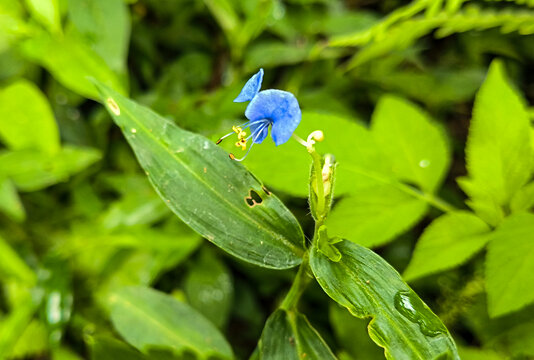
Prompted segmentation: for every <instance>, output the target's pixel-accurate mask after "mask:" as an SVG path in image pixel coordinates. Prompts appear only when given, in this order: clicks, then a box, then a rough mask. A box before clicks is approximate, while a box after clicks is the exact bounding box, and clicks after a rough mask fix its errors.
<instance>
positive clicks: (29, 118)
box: [0, 80, 60, 154]
mask: <svg viewBox="0 0 534 360" xmlns="http://www.w3.org/2000/svg"><path fill="white" fill-rule="evenodd" d="M30 129H31V130H30ZM0 138H1V139H2V142H3V143H4V144H5V145H7V146H8V147H9V148H10V149H12V150H24V149H33V150H39V151H41V152H43V153H45V154H55V153H57V152H58V151H59V148H60V143H59V131H58V128H57V124H56V120H55V119H54V114H53V112H52V109H51V107H50V105H49V104H48V100H47V98H46V97H45V96H44V95H43V94H42V93H41V91H40V90H39V89H38V88H37V87H36V86H35V85H34V84H33V83H31V82H29V81H25V80H19V81H17V82H14V83H12V84H10V85H9V86H7V87H5V88H4V89H2V90H0Z"/></svg>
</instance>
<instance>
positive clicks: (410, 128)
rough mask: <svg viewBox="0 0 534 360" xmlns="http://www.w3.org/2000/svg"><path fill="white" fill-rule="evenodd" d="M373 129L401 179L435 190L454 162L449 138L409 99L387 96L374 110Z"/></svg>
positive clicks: (428, 189) (426, 189) (393, 168)
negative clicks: (451, 159) (451, 161)
mask: <svg viewBox="0 0 534 360" xmlns="http://www.w3.org/2000/svg"><path fill="white" fill-rule="evenodd" d="M371 132H372V133H373V136H374V137H375V139H376V140H377V143H378V145H379V146H380V147H381V148H382V151H383V152H384V153H385V154H386V156H387V157H388V158H389V160H390V162H391V165H392V170H393V172H394V173H395V175H396V176H397V178H398V179H399V180H403V181H406V182H408V183H414V184H417V185H418V186H419V187H420V188H421V189H422V190H423V191H425V192H430V193H431V192H434V191H435V190H436V188H437V187H438V186H439V184H440V183H441V181H442V180H443V177H444V175H445V174H446V172H447V169H448V167H449V162H450V154H449V149H448V146H447V139H446V137H445V135H444V134H443V132H442V131H441V130H440V129H439V128H438V127H437V126H436V125H435V124H433V123H432V122H431V120H430V118H429V116H428V115H427V114H426V113H425V112H423V111H422V110H421V109H419V108H418V107H417V106H415V105H414V104H412V103H410V102H409V101H407V100H404V99H402V98H398V97H394V96H384V97H383V98H382V99H380V101H379V102H378V104H377V105H376V109H375V111H374V112H373V119H372V126H371Z"/></svg>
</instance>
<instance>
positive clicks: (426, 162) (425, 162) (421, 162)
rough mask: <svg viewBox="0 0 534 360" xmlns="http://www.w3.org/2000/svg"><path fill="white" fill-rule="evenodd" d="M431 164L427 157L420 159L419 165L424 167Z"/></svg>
mask: <svg viewBox="0 0 534 360" xmlns="http://www.w3.org/2000/svg"><path fill="white" fill-rule="evenodd" d="M429 165H430V161H428V160H427V159H423V160H421V161H419V167H422V168H423V169H424V168H427V167H428V166H429Z"/></svg>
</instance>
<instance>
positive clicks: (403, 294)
mask: <svg viewBox="0 0 534 360" xmlns="http://www.w3.org/2000/svg"><path fill="white" fill-rule="evenodd" d="M394 302H395V309H397V311H398V312H400V313H401V314H402V315H403V316H404V317H406V318H407V319H408V320H410V321H411V322H413V323H416V324H418V325H419V329H421V332H422V333H423V334H425V335H427V336H432V337H433V336H438V335H439V334H443V333H445V332H446V329H445V326H444V325H443V324H442V323H441V321H440V320H439V318H438V317H437V316H436V315H435V314H434V313H432V311H431V310H430V309H429V308H428V306H426V305H425V303H423V301H422V300H421V299H420V298H419V297H418V296H417V295H416V294H415V293H414V292H413V291H411V290H408V291H399V292H397V293H396V294H395V299H394Z"/></svg>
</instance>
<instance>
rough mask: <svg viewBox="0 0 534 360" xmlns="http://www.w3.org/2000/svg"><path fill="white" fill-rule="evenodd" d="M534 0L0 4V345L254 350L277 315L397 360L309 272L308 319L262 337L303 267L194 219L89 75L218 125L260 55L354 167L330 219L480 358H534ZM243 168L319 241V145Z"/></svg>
mask: <svg viewBox="0 0 534 360" xmlns="http://www.w3.org/2000/svg"><path fill="white" fill-rule="evenodd" d="M533 7H534V1H530V0H515V1H512V0H509V1H504V0H502V1H497V0H486V1H484V0H478V1H476V0H471V1H467V0H414V1H411V2H408V1H400V0H387V1H378V0H284V1H283V0H247V1H245V0H137V1H136V0H0V359H4V358H6V359H58V360H67V359H68V360H70V359H73V360H75V359H107V358H109V359H122V358H124V359H138V358H139V359H146V358H153V359H159V358H161V359H172V358H177V359H189V358H195V356H199V357H206V356H210V355H214V356H219V357H221V358H230V357H232V356H235V357H236V358H248V357H249V356H251V355H252V354H253V353H254V350H255V349H256V346H257V345H258V340H259V339H260V338H262V342H261V343H262V344H265V342H266V341H267V340H272V338H271V339H266V337H267V336H268V335H267V334H268V333H269V331H271V332H273V331H274V332H278V331H286V332H287V333H288V334H289V336H291V337H292V338H293V337H294V338H296V340H295V339H294V340H295V341H297V342H298V345H299V346H302V347H305V346H307V345H308V344H305V341H304V340H306V336H308V338H314V336H317V332H316V331H315V330H314V328H315V329H317V331H318V333H320V334H321V336H322V337H323V339H324V340H322V339H320V337H319V338H318V339H319V340H320V341H319V340H318V341H319V342H318V343H319V344H320V346H319V349H320V350H321V351H325V352H324V354H326V353H328V351H327V350H328V347H330V349H332V351H333V353H334V354H335V356H337V357H338V358H339V359H347V360H349V359H380V358H384V351H383V349H380V348H378V347H377V346H376V345H375V344H374V343H373V342H371V341H370V340H369V337H368V334H367V328H366V325H367V323H368V320H360V319H358V318H355V317H352V316H350V314H349V313H348V312H347V311H345V310H344V309H342V308H340V307H339V306H338V305H337V304H335V303H333V302H332V301H330V300H329V299H328V297H327V296H326V295H325V294H324V293H323V292H321V291H320V289H319V287H318V286H315V285H314V286H310V287H309V288H308V289H307V291H306V296H305V297H303V299H302V300H301V303H300V305H299V308H300V310H301V311H302V313H303V314H306V317H307V318H306V317H304V315H300V314H299V315H298V316H297V317H296V318H294V319H293V318H290V315H288V313H286V311H285V310H277V312H276V313H275V314H276V316H274V317H272V318H271V319H270V320H269V322H268V323H267V325H268V326H267V328H266V331H265V332H263V337H262V330H263V328H264V325H265V323H266V320H267V318H268V317H269V315H270V314H272V313H273V311H275V310H276V308H277V306H278V305H279V303H280V301H281V300H282V296H283V294H284V293H285V292H286V291H287V290H288V289H289V287H290V285H291V281H292V279H293V277H294V271H290V270H283V271H275V270H268V269H263V268H258V267H253V266H251V265H250V264H247V263H245V262H242V261H241V260H238V259H236V258H235V257H232V256H230V255H228V254H227V253H225V252H223V251H221V250H220V249H219V248H217V247H215V246H213V244H211V243H210V242H208V241H206V240H203V239H202V238H201V237H200V235H198V234H196V233H194V232H193V231H192V230H190V229H189V228H188V227H187V226H186V225H185V224H183V223H182V222H181V221H180V220H179V219H178V218H177V217H176V216H174V215H173V214H172V212H171V210H170V209H169V208H168V207H167V205H166V203H165V202H164V201H162V199H161V198H160V197H159V196H158V195H157V194H156V192H155V191H154V189H153V188H152V187H151V184H150V183H149V181H148V180H147V177H146V176H145V174H144V172H143V171H142V170H141V168H140V166H139V164H138V162H137V160H136V157H135V155H134V153H133V151H132V150H131V148H130V147H129V145H128V143H127V142H126V140H125V139H124V138H123V136H122V134H121V131H120V129H119V128H118V127H115V126H113V125H112V124H113V122H112V119H111V117H110V116H109V115H108V113H107V112H106V110H105V109H104V107H102V106H100V105H99V104H97V103H96V102H95V101H93V100H96V99H98V98H99V93H98V91H97V89H96V87H95V86H94V85H93V82H92V81H91V79H94V80H97V81H99V82H100V83H103V84H105V85H107V86H109V87H110V88H111V89H113V90H114V91H115V92H117V93H119V94H123V95H125V96H128V97H129V98H131V99H133V100H135V101H136V102H138V103H140V104H143V105H145V106H147V107H150V108H152V109H153V110H154V111H156V112H158V113H159V114H161V115H162V116H164V117H165V118H167V119H168V120H170V121H173V122H175V123H176V124H177V125H179V126H180V127H181V128H184V129H187V130H190V131H192V132H195V133H198V134H201V135H203V136H206V137H208V138H211V139H213V140H216V139H217V138H218V137H219V136H221V135H222V134H224V133H226V132H227V131H228V129H229V128H230V127H231V126H232V125H233V124H238V123H241V122H242V119H243V111H244V106H243V105H242V104H235V103H233V102H232V100H233V99H234V98H235V96H236V95H237V94H238V93H239V90H240V89H241V87H242V85H243V83H244V82H245V81H246V79H247V78H248V77H249V76H250V75H251V74H252V73H254V72H256V71H257V69H258V68H260V67H263V68H265V70H266V73H265V79H264V84H265V86H264V88H279V89H284V90H288V91H291V92H293V93H295V95H296V96H297V98H298V100H299V103H300V105H301V108H302V110H303V120H302V123H301V125H300V126H299V128H298V129H297V131H296V132H297V134H299V135H300V136H301V137H303V138H306V136H307V135H308V134H309V133H310V132H311V131H313V130H316V129H321V130H323V132H324V133H325V141H324V142H322V143H320V144H318V145H317V148H318V150H319V151H320V152H322V153H327V152H328V153H332V154H334V155H335V157H336V159H337V161H338V162H339V166H338V168H337V172H336V177H337V181H336V185H335V188H336V199H335V202H334V207H333V210H332V213H331V216H330V218H329V219H328V221H327V226H328V228H329V232H330V233H331V234H332V235H338V236H343V237H345V238H347V239H349V240H351V241H353V242H355V243H357V244H360V245H364V246H368V247H372V248H374V250H375V251H377V252H378V253H379V254H380V255H381V256H382V257H384V258H385V259H386V260H387V261H388V262H389V263H390V264H392V265H393V266H394V267H395V268H396V269H397V270H398V271H399V272H404V277H405V279H406V280H409V281H410V282H411V283H410V284H411V286H412V287H413V288H414V289H415V290H416V291H417V293H418V294H419V295H420V296H421V298H422V299H424V301H425V302H426V303H427V304H429V305H430V307H431V308H432V309H433V310H434V311H435V312H436V313H437V314H438V315H439V316H440V318H441V319H442V321H443V322H444V323H445V325H446V326H447V328H448V329H449V331H450V332H451V334H452V337H453V338H454V340H455V341H456V342H457V344H458V347H459V349H460V355H461V357H462V359H494V358H495V359H529V358H532V357H534V320H533V319H534V313H533V311H534V308H533V305H532V303H533V302H534V283H533V280H532V279H533V277H532V270H534V258H533V257H532V254H533V253H534V250H533V245H532V244H533V243H534V239H533V235H532V234H533V233H534V228H533V224H534V219H533V215H532V211H533V210H534V185H533V182H532V175H533V174H532V169H533V151H534V150H533V148H534V141H533V133H534V132H533V128H532V120H533V113H534V112H533V111H532V108H529V107H528V103H532V101H533V98H534V88H533V86H532V84H533V80H534V79H533V78H532V71H533V65H532V64H533V60H534V50H533V49H534V36H532V34H534V9H532V8H533ZM496 57H499V58H500V59H501V61H494V62H493V63H492V60H493V59H494V58H496ZM490 63H492V65H491V67H490ZM488 71H489V75H487V76H486V74H487V73H488ZM479 89H480V90H479ZM477 92H478V93H477ZM475 94H477V95H476V100H475ZM472 109H473V113H472ZM471 114H472V116H471ZM470 119H471V121H470ZM221 145H222V146H223V148H224V149H228V150H229V149H232V150H234V149H235V148H234V147H233V144H232V142H231V141H230V142H228V144H225V143H223V144H221ZM245 166H246V167H247V168H248V169H250V170H251V171H252V172H253V173H254V174H255V175H256V176H257V177H258V178H259V179H261V181H262V182H264V183H265V184H266V185H267V187H268V188H269V189H270V190H271V191H273V192H276V194H277V195H278V197H279V198H280V199H281V200H282V201H283V202H284V203H285V204H286V205H287V206H288V207H289V209H290V210H291V212H292V213H293V214H294V215H295V217H296V218H297V219H298V221H299V222H300V224H301V226H302V228H303V229H304V232H305V235H306V236H307V237H311V236H312V234H313V223H312V221H311V218H310V217H308V216H307V215H308V213H309V208H308V204H307V203H306V200H305V198H306V196H307V194H308V177H309V167H310V165H309V158H308V155H307V154H306V152H305V151H303V149H302V147H301V146H300V145H299V144H297V143H296V142H289V143H287V144H284V145H282V146H280V147H275V146H274V144H272V143H271V141H270V139H267V140H266V142H265V143H264V144H262V145H257V146H256V147H255V149H254V151H253V152H252V153H251V155H250V156H249V157H248V158H247V159H246V161H245ZM163 170H164V169H163ZM162 173H163V172H162ZM457 178H459V179H458V182H456V179H457ZM281 206H283V204H282V205H281ZM435 219H436V220H435ZM486 246H487V250H486V251H481V250H482V249H483V248H484V247H486ZM344 247H345V246H344ZM347 253H348V252H347ZM373 259H374V258H373ZM282 260H283V259H282ZM282 260H281V261H282ZM353 279H354V278H353ZM347 282H349V280H347ZM124 286H133V287H127V288H126V290H124V289H123V287H124ZM148 287H152V288H154V289H156V290H158V292H156V291H154V290H149V289H147V288H148ZM347 288H350V286H347ZM162 292H164V293H166V294H165V295H164V294H162ZM110 299H111V300H110ZM127 306H130V307H131V309H136V310H135V311H136V312H135V313H136V314H137V315H138V317H136V318H132V317H131V316H125V310H124V309H125V308H126V307H127ZM162 308H165V309H170V310H169V311H168V314H169V315H168V316H167V317H161V309H162ZM381 310H384V309H381ZM386 310H387V309H386ZM386 310H384V311H386ZM132 311H133V310H132ZM182 313H183V314H185V315H182V316H180V314H182ZM171 314H174V315H171ZM144 318H145V319H146V318H148V319H152V320H153V319H157V320H158V321H157V323H156V324H154V323H151V322H150V321H145V320H143V319H144ZM185 318H188V319H189V320H187V321H188V323H189V324H196V326H198V328H200V330H198V331H199V332H203V333H206V334H210V338H209V340H210V341H208V343H209V346H207V345H206V344H205V343H204V342H203V341H206V339H198V338H195V337H194V336H195V334H196V333H195V331H197V330H194V329H195V328H194V327H193V326H191V327H183V328H181V327H180V326H178V325H179V324H180V323H181V320H182V319H185ZM198 319H201V320H198ZM206 319H207V320H206ZM147 324H148V325H147ZM158 324H159V325H161V324H164V325H165V326H164V327H161V326H159V325H158ZM310 324H311V325H310ZM150 325H152V328H151V327H150ZM312 325H313V327H312ZM280 329H282V330H280ZM158 332H161V334H159V333H158ZM302 333H306V334H307V335H306V336H304V337H303V338H301V337H299V336H301V334H302ZM146 334H150V335H151V336H150V337H149V336H145V335H146ZM291 334H293V335H295V336H293V335H291ZM188 336H189V337H188ZM303 339H304V340H303ZM275 340H276V339H275ZM183 344H186V345H183ZM285 345H287V344H285ZM325 346H326V350H325ZM136 348H137V349H143V350H146V351H145V352H144V353H141V352H140V351H138V350H137V349H136ZM184 349H185V352H184V351H182V350H184ZM177 353H178V354H179V355H177ZM232 354H233V355H232ZM254 354H255V355H252V356H259V355H258V353H257V352H256V353H254ZM265 356H267V355H265ZM329 356H330V355H329ZM332 356H333V355H332ZM395 358H402V357H401V356H399V357H395Z"/></svg>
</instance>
